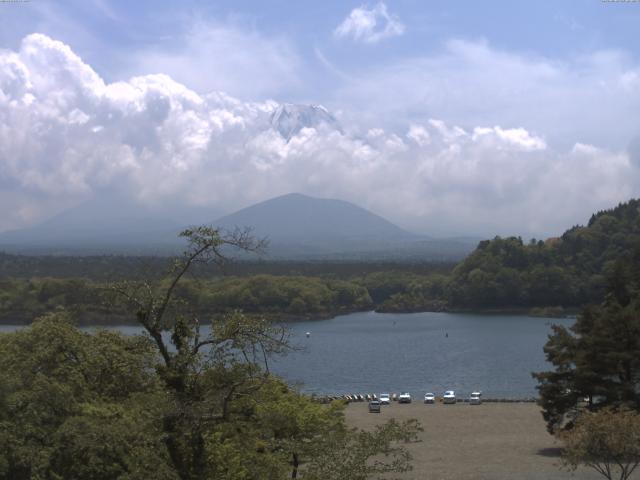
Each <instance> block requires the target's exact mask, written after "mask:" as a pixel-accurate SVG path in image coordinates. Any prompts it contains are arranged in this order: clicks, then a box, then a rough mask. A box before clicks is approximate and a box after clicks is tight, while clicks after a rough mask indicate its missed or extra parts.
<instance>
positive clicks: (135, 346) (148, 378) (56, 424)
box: [0, 313, 176, 480]
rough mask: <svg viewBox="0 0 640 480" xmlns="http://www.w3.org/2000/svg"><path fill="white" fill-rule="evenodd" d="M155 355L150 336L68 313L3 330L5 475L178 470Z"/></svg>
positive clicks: (160, 474)
mask: <svg viewBox="0 0 640 480" xmlns="http://www.w3.org/2000/svg"><path fill="white" fill-rule="evenodd" d="M155 358H156V357H155V351H154V349H153V346H152V345H151V344H150V342H149V341H148V340H146V339H144V338H142V337H127V336H124V335H121V334H119V333H115V332H107V331H98V332H96V333H95V334H89V333H84V332H81V331H79V330H78V329H77V328H75V327H74V326H73V324H72V323H71V321H70V320H69V318H68V316H66V315H65V314H64V313H57V314H50V315H48V316H45V317H44V318H42V319H40V320H38V321H36V322H35V323H34V324H33V325H32V326H31V327H29V328H26V329H24V330H21V331H17V332H14V333H7V334H2V335H0V364H1V365H2V367H3V368H2V369H1V370H0V478H3V479H11V480H21V479H25V480H26V479H37V478H51V479H62V478H64V479H69V480H74V479H78V480H79V479H85V478H95V479H105V480H106V479H108V478H109V479H111V478H123V479H131V480H133V479H144V478H149V476H152V477H154V478H160V479H175V478H176V477H175V476H174V475H173V474H172V472H171V469H170V465H169V458H168V455H167V452H166V449H165V448H164V446H163V445H162V442H161V441H160V438H161V430H160V428H159V423H158V422H157V421H156V418H157V416H158V414H159V412H160V406H161V404H162V399H163V394H162V390H161V389H160V384H159V383H158V381H157V379H156V376H155V374H154V372H153V366H154V365H155Z"/></svg>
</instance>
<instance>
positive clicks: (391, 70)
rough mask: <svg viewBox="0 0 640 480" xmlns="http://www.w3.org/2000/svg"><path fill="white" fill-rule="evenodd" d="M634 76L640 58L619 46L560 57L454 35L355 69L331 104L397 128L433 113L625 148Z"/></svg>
mask: <svg viewBox="0 0 640 480" xmlns="http://www.w3.org/2000/svg"><path fill="white" fill-rule="evenodd" d="M639 79H640V67H639V66H638V63H637V62H636V61H634V59H632V58H631V57H629V56H628V55H625V54H624V53H622V52H619V51H612V50H607V51H596V52H592V53H589V54H584V55H581V56H576V57H573V58H570V59H563V60H558V59H554V58H546V57H542V56H535V55H530V54H523V53H521V52H513V51H504V50H500V49H498V48H495V47H493V46H492V45H490V44H489V43H488V42H486V41H483V40H469V39H464V40H460V39H457V40H450V41H447V42H446V43H445V44H444V45H443V47H442V48H439V49H437V50H436V51H435V52H434V53H432V54H430V55H425V56H416V57H411V58H402V59H399V60H397V61H391V62H387V63H385V64H378V65H375V66H371V67H370V68H366V69H360V70H359V71H358V72H357V73H356V74H353V75H351V77H350V79H349V81H348V82H344V83H343V84H342V86H341V88H339V89H337V92H336V94H335V96H334V98H333V102H334V103H335V104H337V105H343V104H349V105H351V106H352V111H354V112H357V115H358V116H359V118H360V120H361V121H362V119H366V120H367V121H371V122H375V121H377V119H380V118H385V119H386V121H387V125H388V126H393V127H394V128H400V127H402V126H403V125H406V123H407V122H408V121H409V122H411V123H416V122H426V121H427V120H428V119H429V118H437V119H443V120H446V121H447V122H449V123H455V124H458V125H461V126H462V127H463V128H465V129H466V130H468V131H472V129H473V128H475V127H476V126H492V125H500V126H502V127H503V128H514V127H523V128H524V129H526V130H529V131H537V132H542V134H544V139H545V142H546V143H547V144H554V145H556V146H559V147H562V148H564V149H567V148H571V146H572V145H573V144H574V143H576V142H580V141H582V142H584V141H585V139H588V141H589V142H591V143H595V144H599V145H604V146H606V147H608V148H613V149H623V148H626V147H627V146H628V143H629V140H630V139H631V138H633V137H634V136H636V135H638V127H637V112H638V111H639V110H640V80H639ZM372 99H375V101H372Z"/></svg>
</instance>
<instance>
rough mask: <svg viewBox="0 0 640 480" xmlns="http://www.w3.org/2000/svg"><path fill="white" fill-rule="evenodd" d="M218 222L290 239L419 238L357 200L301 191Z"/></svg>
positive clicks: (222, 225)
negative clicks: (356, 203)
mask: <svg viewBox="0 0 640 480" xmlns="http://www.w3.org/2000/svg"><path fill="white" fill-rule="evenodd" d="M216 225H218V226H221V227H225V228H232V227H234V226H240V227H244V226H251V227H253V228H254V231H255V233H256V235H259V236H267V237H269V238H270V239H271V240H272V241H277V242H286V243H299V242H302V243H312V244H316V243H323V242H326V241H329V240H335V241H337V240H362V239H371V240H373V239H376V240H381V241H382V240H394V241H395V240H406V239H413V238H416V239H417V238H419V237H418V236H417V235H413V234H411V233H409V232H407V231H405V230H403V229H401V228H400V227H398V226H396V225H394V224H393V223H391V222H389V221H388V220H385V219H384V218H382V217H380V216H379V215H376V214H374V213H371V212H369V211H368V210H365V209H364V208H361V207H359V206H357V205H354V204H353V203H349V202H345V201H343V200H332V199H321V198H313V197H309V196H306V195H301V194H298V193H292V194H289V195H283V196H281V197H276V198H272V199H270V200H267V201H264V202H261V203H258V204H255V205H252V206H250V207H247V208H243V209H242V210H239V211H237V212H235V213H233V214H231V215H227V216H225V217H222V218H220V219H219V220H217V221H216Z"/></svg>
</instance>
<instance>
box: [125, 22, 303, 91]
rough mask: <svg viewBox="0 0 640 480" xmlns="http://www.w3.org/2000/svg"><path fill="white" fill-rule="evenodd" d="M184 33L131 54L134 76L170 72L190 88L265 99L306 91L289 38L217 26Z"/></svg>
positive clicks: (196, 26)
mask: <svg viewBox="0 0 640 480" xmlns="http://www.w3.org/2000/svg"><path fill="white" fill-rule="evenodd" d="M185 29H186V31H185V32H184V33H180V34H176V35H175V36H174V37H172V38H170V39H168V41H167V42H165V43H163V44H160V45H155V46H153V47H149V48H144V49H142V50H139V51H137V52H134V53H133V55H132V56H131V61H130V67H129V69H128V73H129V74H132V75H143V74H147V73H149V72H151V73H164V74H167V75H169V76H171V77H172V78H173V79H175V80H176V81H178V82H181V83H183V84H185V85H188V86H189V88H191V89H193V90H195V91H197V92H200V93H206V92H210V91H224V92H228V93H230V94H233V95H236V96H239V97H242V98H253V99H256V98H264V97H269V96H274V95H279V94H282V93H283V92H291V91H292V90H295V89H296V88H299V87H301V85H302V83H301V82H302V79H301V72H300V63H301V60H300V59H299V57H298V54H297V52H296V49H295V48H294V47H293V45H292V44H291V42H289V41H288V40H287V38H285V37H265V36H264V35H262V34H260V33H259V32H257V31H255V30H253V29H247V28H240V27H237V26H234V25H233V24H223V23H217V22H204V21H194V22H190V23H189V24H188V26H187V27H185Z"/></svg>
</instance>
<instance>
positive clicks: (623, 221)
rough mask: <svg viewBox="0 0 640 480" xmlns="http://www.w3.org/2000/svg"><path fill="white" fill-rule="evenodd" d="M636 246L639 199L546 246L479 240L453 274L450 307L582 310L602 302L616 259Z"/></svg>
mask: <svg viewBox="0 0 640 480" xmlns="http://www.w3.org/2000/svg"><path fill="white" fill-rule="evenodd" d="M639 242H640V200H631V201H629V202H627V203H624V204H620V205H619V206H617V207H616V208H614V209H612V210H607V211H602V212H598V213H597V214H594V215H593V216H592V217H591V219H590V221H589V224H588V225H587V226H586V227H579V226H578V227H574V228H571V229H570V230H568V231H567V232H565V233H564V234H563V235H562V237H560V238H554V239H548V240H547V241H546V242H542V241H535V240H532V241H531V242H529V243H528V244H525V243H524V242H523V241H522V239H521V238H516V237H510V238H499V237H496V238H495V239H494V240H487V241H483V242H480V244H479V245H478V248H477V249H476V250H475V251H474V252H473V253H472V254H471V255H469V257H467V258H466V259H465V260H464V261H463V262H461V263H460V264H459V265H458V266H457V267H456V268H455V269H454V271H453V273H452V275H451V279H450V282H449V285H448V290H447V300H448V303H449V305H450V306H458V307H472V308H475V307H480V308H500V307H502V308H504V307H536V306H538V307H544V306H564V307H572V306H574V307H575V306H581V305H584V304H587V303H599V302H601V301H602V300H603V299H604V293H605V290H606V277H607V276H610V274H611V272H612V269H613V268H614V265H615V262H616V260H618V259H619V258H621V256H623V255H624V254H626V253H628V252H630V251H631V250H632V249H633V248H634V246H635V245H637V244H638V243H639Z"/></svg>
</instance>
